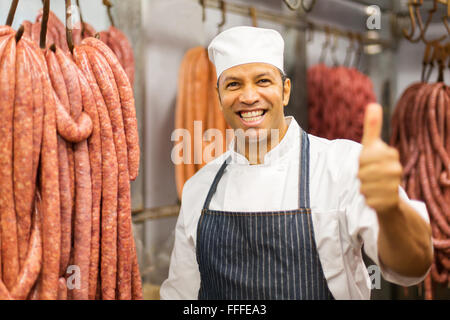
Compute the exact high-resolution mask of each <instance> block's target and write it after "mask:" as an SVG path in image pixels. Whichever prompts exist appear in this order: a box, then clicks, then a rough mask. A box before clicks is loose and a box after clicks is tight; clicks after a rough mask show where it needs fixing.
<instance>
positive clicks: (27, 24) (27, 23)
mask: <svg viewBox="0 0 450 320" xmlns="http://www.w3.org/2000/svg"><path fill="white" fill-rule="evenodd" d="M22 25H23V28H24V31H23V37H27V38H29V39H30V40H31V28H32V27H33V24H32V23H31V21H28V20H25V21H23V22H22Z"/></svg>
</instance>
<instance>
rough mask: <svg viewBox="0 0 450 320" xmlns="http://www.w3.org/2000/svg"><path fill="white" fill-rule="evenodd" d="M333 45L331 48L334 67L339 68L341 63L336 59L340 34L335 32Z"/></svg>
mask: <svg viewBox="0 0 450 320" xmlns="http://www.w3.org/2000/svg"><path fill="white" fill-rule="evenodd" d="M332 34H333V38H334V39H333V45H332V46H331V58H332V59H333V65H334V66H335V67H337V66H338V65H339V61H338V60H337V58H336V49H337V47H338V32H337V31H336V30H333V32H332Z"/></svg>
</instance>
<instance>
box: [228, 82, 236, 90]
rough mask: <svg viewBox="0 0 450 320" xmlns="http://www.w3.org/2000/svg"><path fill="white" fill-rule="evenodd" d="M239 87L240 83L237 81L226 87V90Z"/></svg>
mask: <svg viewBox="0 0 450 320" xmlns="http://www.w3.org/2000/svg"><path fill="white" fill-rule="evenodd" d="M238 85H239V83H237V82H236V81H233V82H230V83H228V84H227V85H226V88H227V89H228V88H233V87H237V86H238Z"/></svg>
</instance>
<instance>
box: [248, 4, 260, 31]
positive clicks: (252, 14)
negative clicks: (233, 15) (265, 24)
mask: <svg viewBox="0 0 450 320" xmlns="http://www.w3.org/2000/svg"><path fill="white" fill-rule="evenodd" d="M249 13H250V17H251V18H252V26H254V27H258V20H257V19H256V9H255V8H254V7H250V8H249Z"/></svg>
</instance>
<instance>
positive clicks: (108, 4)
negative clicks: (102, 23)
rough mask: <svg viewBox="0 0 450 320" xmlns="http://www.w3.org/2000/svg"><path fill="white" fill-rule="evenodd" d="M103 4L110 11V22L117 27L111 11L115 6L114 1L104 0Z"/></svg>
mask: <svg viewBox="0 0 450 320" xmlns="http://www.w3.org/2000/svg"><path fill="white" fill-rule="evenodd" d="M103 4H104V5H105V6H106V9H107V11H108V18H109V22H110V23H111V25H112V26H113V27H115V23H114V19H113V16H112V12H111V8H112V6H113V5H112V3H111V2H110V1H109V0H103Z"/></svg>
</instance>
